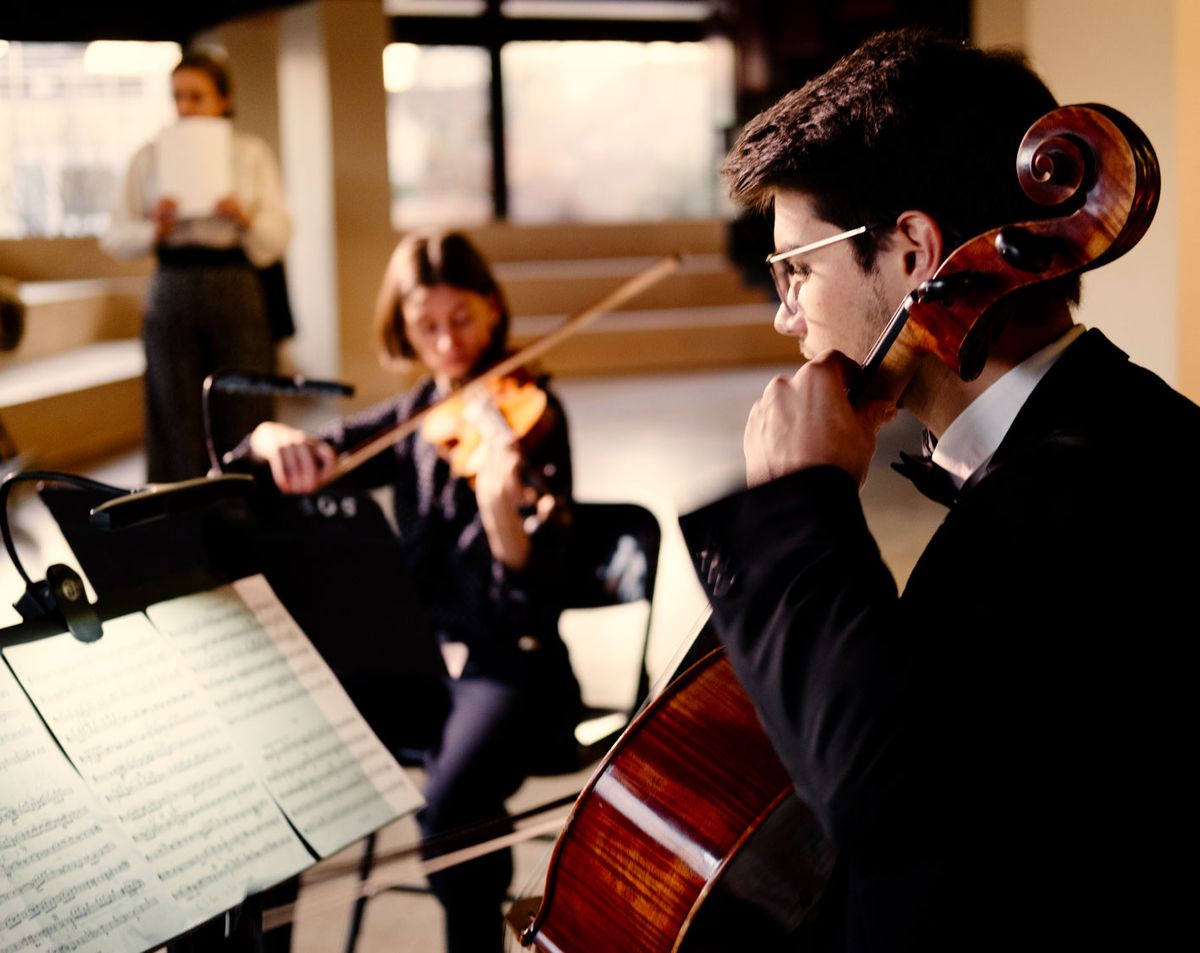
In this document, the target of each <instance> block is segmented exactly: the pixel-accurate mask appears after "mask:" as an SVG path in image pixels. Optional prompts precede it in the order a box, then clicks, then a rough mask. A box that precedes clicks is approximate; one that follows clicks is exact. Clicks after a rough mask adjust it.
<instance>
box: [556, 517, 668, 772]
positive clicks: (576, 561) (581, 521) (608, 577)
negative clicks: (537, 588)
mask: <svg viewBox="0 0 1200 953" xmlns="http://www.w3.org/2000/svg"><path fill="white" fill-rule="evenodd" d="M571 512H572V525H571V535H570V548H569V550H568V554H567V572H566V574H565V578H566V582H565V584H564V585H565V587H566V590H565V592H564V593H563V608H564V609H566V610H571V609H599V608H604V607H608V606H618V605H625V604H628V603H635V602H639V601H642V600H644V601H645V602H646V603H647V611H646V614H645V617H644V618H645V624H644V628H643V629H642V630H641V631H640V632H636V633H634V636H635V637H636V640H637V643H636V644H637V648H636V650H635V651H636V653H637V657H636V659H635V660H631V661H634V662H635V663H636V664H635V666H634V677H635V679H636V684H635V685H634V686H632V692H631V693H630V695H629V696H627V697H629V698H631V703H630V704H628V706H627V707H626V705H625V704H624V703H623V704H621V705H620V706H619V707H617V706H610V707H604V708H585V711H584V713H583V719H582V720H581V722H580V723H579V724H578V725H577V727H576V741H577V742H578V759H577V762H576V764H575V767H576V768H578V767H583V766H586V765H588V764H591V763H592V762H594V761H595V760H597V759H598V758H599V757H601V756H602V755H603V754H604V753H605V752H606V751H607V750H608V748H609V747H610V746H611V745H612V742H613V741H615V740H616V738H617V736H618V735H619V734H620V733H621V732H622V731H623V730H624V728H625V726H626V725H627V724H628V723H629V720H630V718H632V716H633V714H634V713H635V712H636V711H637V710H638V709H639V708H640V707H641V704H642V702H643V701H645V699H646V696H647V695H648V694H649V692H650V676H649V673H648V671H647V668H646V654H647V649H648V647H649V640H650V623H651V614H652V610H653V600H654V586H655V580H656V577H657V574H658V556H659V547H660V544H661V541H662V530H661V528H660V526H659V523H658V518H657V517H656V516H655V515H654V513H652V512H651V511H650V510H649V509H647V508H646V507H644V506H642V505H640V504H637V503H590V502H578V501H576V503H575V504H574V506H573V508H572V511H571ZM564 622H565V620H564ZM564 628H565V625H564ZM608 635H610V633H609V632H608V631H604V636H605V637H607V636H608ZM589 638H590V636H589ZM612 644H613V645H617V646H619V647H620V648H619V651H626V650H627V646H628V645H629V641H628V638H626V639H625V640H624V641H619V640H618V639H617V638H616V637H615V636H614V638H613V640H612ZM604 667H605V668H606V669H607V667H608V666H607V664H606V665H605V666H604ZM620 669H621V671H622V672H624V671H627V670H628V669H627V668H626V667H625V665H624V664H623V663H622V665H621V666H620ZM576 674H577V675H580V676H581V681H582V682H584V683H586V681H587V672H586V671H584V672H580V671H578V670H577V672H576ZM621 677H624V676H623V675H622V676H621ZM538 773H542V772H538ZM549 773H553V772H549Z"/></svg>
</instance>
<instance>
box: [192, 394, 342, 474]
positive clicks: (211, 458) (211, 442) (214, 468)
mask: <svg viewBox="0 0 1200 953" xmlns="http://www.w3.org/2000/svg"><path fill="white" fill-rule="evenodd" d="M213 391H217V392H218V393H223V394H249V395H254V396H258V397H298V396H304V397H315V396H328V395H333V396H337V397H350V396H352V395H353V394H354V387H353V386H352V385H350V384H343V383H342V382H341V381H325V380H309V379H308V378H307V377H305V376H304V375H303V374H297V375H295V376H294V377H283V376H280V375H278V374H261V373H258V372H257V371H236V370H225V371H214V372H213V373H212V374H209V375H208V377H206V378H204V386H203V388H202V390H201V391H200V408H201V412H202V414H203V417H204V446H205V448H206V449H207V450H208V462H209V466H210V470H209V472H210V473H220V472H221V471H222V470H223V469H224V466H223V464H224V462H225V461H224V460H222V458H221V457H220V455H218V453H217V448H216V440H215V438H214V436H213V427H212V411H211V408H210V404H211V402H212V392H213Z"/></svg>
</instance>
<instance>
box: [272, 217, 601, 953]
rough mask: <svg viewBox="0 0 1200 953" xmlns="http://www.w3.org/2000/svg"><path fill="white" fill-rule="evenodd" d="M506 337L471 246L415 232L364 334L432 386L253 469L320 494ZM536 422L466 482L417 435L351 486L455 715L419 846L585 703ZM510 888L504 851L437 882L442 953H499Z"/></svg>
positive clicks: (301, 441) (502, 787) (495, 437)
mask: <svg viewBox="0 0 1200 953" xmlns="http://www.w3.org/2000/svg"><path fill="white" fill-rule="evenodd" d="M508 326H509V316H508V310H507V307H506V305H505V302H504V296H503V294H502V292H501V289H500V288H499V286H498V285H497V283H496V281H495V279H494V278H493V276H492V273H491V271H490V269H489V268H488V266H487V263H486V262H485V261H484V259H483V257H482V256H481V255H480V253H479V252H478V251H477V250H476V249H475V247H474V246H473V245H472V244H471V243H470V242H469V241H468V240H467V239H466V238H465V237H464V236H462V235H461V234H457V233H434V234H410V235H409V236H407V237H406V238H405V239H404V240H403V241H402V242H401V243H400V245H399V246H398V247H397V248H396V250H395V252H394V254H393V255H392V258H391V261H390V263H389V265H388V268H387V271H386V273H385V276H384V279H383V283H382V286H381V289H380V293H379V298H378V303H377V307H376V315H375V329H376V333H377V337H378V340H379V342H380V345H381V350H382V352H383V355H384V358H385V360H386V361H388V362H393V363H394V362H397V361H398V362H401V363H404V362H408V361H411V360H413V359H416V360H418V361H420V362H421V364H423V365H424V367H425V369H426V370H427V371H428V376H427V377H425V378H424V379H422V380H421V381H420V382H418V383H417V384H416V386H415V387H413V388H412V389H411V390H410V391H408V392H407V393H405V394H401V395H399V396H397V397H395V398H392V399H390V400H388V401H385V402H383V403H382V404H380V405H378V406H376V407H374V408H372V409H370V410H367V411H365V412H364V413H362V414H359V415H357V416H354V417H351V418H349V419H346V420H344V421H341V422H339V423H338V424H336V425H335V426H333V427H331V428H329V429H328V430H325V431H323V432H322V433H320V434H317V435H310V434H307V433H305V432H303V431H300V430H297V429H295V428H293V427H289V426H287V425H285V424H282V423H278V422H269V423H264V424H261V425H260V426H259V427H258V428H256V429H255V430H254V432H253V433H252V434H251V436H250V439H249V451H250V454H251V456H253V457H254V458H257V459H258V460H260V461H263V462H266V463H267V464H269V465H270V469H271V474H272V476H273V477H274V480H275V483H276V485H277V486H278V487H279V488H280V489H281V490H283V491H284V492H288V493H305V492H309V491H311V490H313V489H315V488H316V487H318V486H319V485H321V483H322V479H323V477H324V476H326V475H327V474H328V472H329V470H330V468H331V467H332V466H333V464H334V460H335V458H336V456H337V454H338V453H339V452H340V451H342V450H344V449H347V448H354V447H356V446H359V445H360V444H362V443H364V442H366V441H367V440H368V439H370V438H371V437H373V436H375V435H376V434H378V433H380V432H381V431H384V430H386V429H388V428H391V427H394V426H396V425H397V424H399V423H401V422H403V421H406V420H409V419H410V418H412V417H413V415H415V414H417V413H419V412H421V411H422V410H425V409H426V408H430V407H433V406H434V405H435V404H438V405H439V406H444V404H439V402H443V401H445V400H446V399H447V398H450V397H452V396H453V395H455V394H456V393H457V392H458V391H459V389H460V388H461V387H462V385H464V384H465V383H467V382H468V381H470V380H471V379H472V378H473V377H475V376H476V375H478V374H480V373H481V372H482V371H484V370H485V369H487V368H488V367H490V366H491V365H493V364H495V363H496V362H497V361H499V360H500V359H501V358H502V357H504V355H505V349H506V344H507V338H508ZM545 414H546V415H548V416H547V419H546V420H545V421H543V422H542V424H541V425H539V428H538V429H539V432H540V433H541V435H542V436H541V439H540V440H539V441H538V442H537V444H536V445H535V446H533V447H532V448H528V449H523V448H522V445H521V442H520V441H519V440H518V437H517V435H514V434H512V433H508V434H506V433H505V432H504V431H503V430H502V429H501V430H498V431H497V430H490V431H488V432H487V435H486V437H485V440H484V447H483V452H482V454H479V455H477V456H478V457H479V458H480V459H481V462H480V463H479V465H478V467H477V472H473V473H471V474H463V473H459V472H456V471H455V470H454V469H452V467H451V465H450V463H449V462H448V461H447V460H446V459H445V457H444V455H442V454H439V452H438V448H437V447H436V446H435V445H434V444H432V443H430V442H428V441H427V440H425V439H423V438H422V437H421V436H420V435H419V434H415V433H414V434H412V435H410V436H409V437H407V438H406V439H404V440H402V441H401V442H399V443H397V444H395V445H394V446H393V447H392V448H390V449H389V450H388V451H386V452H384V453H381V454H379V455H377V456H375V457H373V458H372V459H370V460H369V461H367V462H366V463H364V464H362V465H361V466H360V467H358V469H356V470H355V471H354V472H353V473H352V475H351V476H350V477H348V479H349V480H352V481H353V482H354V483H355V484H357V485H360V486H382V485H390V486H391V487H392V490H393V496H394V511H395V517H396V525H397V527H398V529H399V538H400V544H401V547H402V549H403V552H404V561H405V563H406V565H407V567H408V569H409V571H410V573H411V574H412V577H413V581H414V582H415V584H416V587H417V591H418V592H419V593H420V595H421V598H422V604H423V607H424V609H425V612H426V615H427V617H428V620H429V622H430V624H431V626H432V628H433V630H434V631H435V633H436V634H437V637H438V639H439V641H440V644H441V646H442V650H443V656H444V658H445V660H446V665H447V671H448V674H449V678H448V679H447V684H448V689H449V693H450V698H451V707H450V712H449V715H448V717H447V718H446V721H445V723H444V725H443V726H442V730H441V734H440V740H439V741H438V743H437V745H436V746H435V747H434V748H433V749H432V750H431V751H429V752H428V753H427V756H426V760H425V767H426V769H427V778H426V785H425V791H424V794H425V798H426V801H427V805H426V807H425V808H424V809H423V810H422V812H421V813H420V815H419V821H420V825H421V831H422V835H423V836H425V837H430V836H434V835H438V834H441V833H445V832H447V831H450V830H454V829H456V828H459V827H463V826H465V825H468V824H471V823H474V822H478V821H482V820H489V819H492V818H496V817H502V816H503V814H504V801H505V799H506V798H507V797H508V796H509V795H511V794H512V793H513V792H514V791H515V790H516V788H517V787H518V785H519V784H520V783H521V781H522V780H523V779H524V777H525V775H526V773H527V772H528V770H529V768H530V764H529V754H528V752H530V751H531V750H536V751H537V752H538V756H537V757H538V759H539V760H542V759H549V760H553V758H554V756H555V753H556V750H557V751H564V752H565V751H566V750H567V749H568V748H570V746H572V745H573V738H572V735H571V730H572V729H573V727H574V725H575V723H576V720H577V715H578V706H579V693H578V685H577V684H576V682H575V679H574V676H573V675H572V673H571V669H570V664H569V661H568V658H567V654H566V650H565V647H564V646H563V644H562V642H561V641H560V639H559V636H558V631H557V619H558V613H559V606H558V604H557V602H556V598H555V589H556V582H557V581H558V580H557V576H556V567H558V566H561V565H562V559H561V558H560V557H561V554H562V549H563V546H564V544H565V533H566V527H567V524H568V522H569V512H568V511H569V505H570V495H571V456H570V449H569V444H568V437H567V426H566V420H565V417H564V415H563V411H562V407H561V406H560V404H559V403H558V401H557V400H555V399H554V398H553V396H552V395H549V396H548V399H547V400H546V410H545ZM531 473H532V474H534V475H535V476H536V478H537V479H536V480H535V481H534V483H535V485H536V487H537V488H536V489H533V488H531V486H530V480H529V476H530V474H531ZM551 502H552V503H553V506H552V507H549V506H548V505H547V504H549V503H551ZM459 846H461V845H459ZM511 875H512V859H511V855H510V854H509V853H508V852H507V851H500V852H496V853H493V854H490V855H487V856H485V857H482V858H480V859H477V860H473V861H470V862H468V863H465V864H460V865H458V866H456V867H451V868H449V869H446V870H444V871H441V872H440V873H436V874H434V875H432V876H431V878H430V880H431V885H432V887H433V889H434V892H435V893H436V894H437V896H438V898H439V900H440V901H441V902H442V905H443V907H444V911H445V917H446V938H447V948H448V949H449V950H450V951H452V953H463V951H480V950H486V949H489V948H491V949H499V948H500V947H501V942H502V938H503V929H502V925H501V903H502V901H503V899H504V897H505V895H506V892H507V890H508V887H509V880H510V879H511Z"/></svg>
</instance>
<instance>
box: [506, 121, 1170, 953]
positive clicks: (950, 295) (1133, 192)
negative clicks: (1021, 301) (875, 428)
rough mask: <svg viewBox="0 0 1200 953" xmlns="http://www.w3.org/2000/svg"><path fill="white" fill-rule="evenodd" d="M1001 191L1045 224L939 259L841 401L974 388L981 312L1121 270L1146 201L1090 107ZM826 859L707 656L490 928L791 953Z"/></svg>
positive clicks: (604, 945) (1116, 126)
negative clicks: (1042, 289)
mask: <svg viewBox="0 0 1200 953" xmlns="http://www.w3.org/2000/svg"><path fill="white" fill-rule="evenodd" d="M1017 177H1018V180H1019V182H1020V184H1021V186H1022V188H1023V189H1024V191H1025V192H1026V194H1027V195H1029V197H1030V198H1031V199H1033V200H1034V201H1035V202H1036V203H1038V204H1040V205H1042V206H1045V207H1046V208H1047V211H1048V213H1057V214H1048V216H1047V217H1046V218H1040V219H1037V220H1034V221H1028V222H1021V223H1016V224H1010V225H1005V226H1003V227H1000V228H996V229H992V230H991V231H988V232H985V233H984V234H982V235H979V236H976V237H975V238H972V239H971V240H969V241H967V242H966V243H964V244H963V245H961V246H960V247H958V248H957V249H955V250H954V251H953V252H952V253H951V254H950V255H949V256H948V257H947V258H946V259H945V261H944V262H943V263H942V265H941V266H940V267H939V269H938V271H937V272H936V273H935V275H934V277H933V278H931V279H930V280H929V281H927V282H925V283H924V284H922V285H921V286H920V287H918V288H916V289H914V290H913V291H912V292H911V293H910V294H908V295H907V296H906V297H905V300H904V301H903V302H902V303H901V305H900V307H899V308H898V309H897V311H896V312H895V314H894V315H893V317H892V319H891V320H890V322H889V323H888V325H887V327H886V329H885V330H884V332H883V334H882V335H881V336H880V338H879V340H878V341H877V342H876V344H875V345H874V347H873V348H872V349H871V351H870V353H869V355H868V357H867V359H866V361H865V362H864V364H863V366H862V368H861V370H860V371H859V373H858V374H857V375H856V376H855V378H854V379H853V380H852V381H851V383H850V386H849V388H848V393H849V396H850V398H851V400H852V401H859V400H862V399H865V398H873V397H879V398H883V397H886V398H890V399H893V400H894V399H895V398H896V397H898V396H899V395H900V393H901V392H902V391H903V388H904V386H905V384H906V382H907V380H908V375H909V374H910V373H911V370H910V369H911V367H912V366H913V362H914V361H916V360H917V359H919V358H920V357H922V356H923V355H926V354H932V355H935V356H936V357H937V358H938V359H939V360H941V361H943V362H944V363H945V364H946V365H947V366H949V367H950V368H952V369H953V370H955V371H956V372H957V373H958V374H959V375H960V376H961V377H962V378H963V379H964V380H970V379H972V378H974V377H975V376H977V375H978V374H979V373H980V372H981V370H982V368H983V364H984V361H985V360H986V355H987V345H988V341H989V340H990V336H991V333H992V331H993V327H994V322H995V320H996V311H995V310H994V309H992V305H994V304H995V303H996V302H997V301H999V300H1000V299H1001V298H1003V297H1004V296H1005V295H1008V294H1011V293H1012V292H1013V291H1016V290H1018V289H1021V288H1024V287H1027V286H1029V285H1031V284H1034V283H1037V282H1044V281H1049V280H1051V279H1053V278H1057V277H1059V276H1061V275H1066V274H1070V273H1073V272H1079V271H1084V270H1087V269H1090V268H1095V267H1098V266H1100V265H1102V264H1106V263H1108V262H1110V261H1113V260H1114V259H1116V258H1118V257H1120V256H1121V255H1123V254H1124V253H1125V252H1126V251H1128V250H1129V249H1130V248H1132V247H1133V246H1134V245H1135V244H1136V243H1137V242H1138V241H1139V240H1140V238H1141V237H1142V235H1143V234H1145V231H1146V229H1147V228H1148V227H1149V224H1150V221H1151V219H1152V218H1153V216H1154V212H1155V209H1156V208H1157V204H1158V196H1159V172H1158V163H1157V159H1156V157H1155V155H1154V150H1153V148H1152V147H1151V145H1150V142H1149V140H1147V139H1146V137H1145V135H1144V134H1143V133H1142V132H1141V130H1140V129H1138V127H1137V126H1136V125H1135V124H1134V123H1133V122H1132V121H1130V120H1129V119H1128V118H1127V117H1126V116H1124V115H1122V114H1121V113H1119V112H1117V111H1116V110H1113V109H1111V108H1109V107H1106V106H1100V105H1092V104H1089V105H1077V106H1066V107H1062V108H1059V109H1055V110H1053V111H1051V112H1050V113H1048V114H1046V115H1045V116H1043V117H1042V118H1041V119H1039V120H1038V121H1037V122H1035V123H1034V124H1033V125H1032V126H1031V127H1030V129H1029V130H1028V131H1027V133H1026V135H1025V137H1024V139H1023V140H1022V143H1021V146H1020V149H1019V151H1018V154H1017ZM834 861H835V852H834V849H833V846H832V845H831V843H830V842H829V841H828V839H827V838H826V836H825V834H824V832H823V831H822V829H821V827H820V825H819V823H817V822H816V820H815V819H814V818H813V816H812V814H811V812H810V811H809V810H808V808H807V807H806V806H805V805H804V804H803V803H802V802H801V801H800V799H799V797H798V795H797V794H796V790H795V787H794V785H793V784H792V782H791V779H790V778H789V776H788V775H787V772H786V771H785V769H784V768H783V765H782V764H781V763H780V761H779V759H778V757H777V756H776V754H775V752H774V750H773V749H772V747H771V745H770V743H769V742H768V740H767V739H766V737H765V735H764V734H763V732H762V728H761V726H760V724H759V723H758V721H757V719H756V716H755V713H754V708H753V704H752V703H751V701H750V699H749V698H748V697H747V696H746V694H745V692H744V690H743V689H742V688H741V686H740V685H739V683H738V681H737V677H736V675H735V674H734V673H733V670H732V667H731V666H730V664H729V662H728V660H727V659H726V658H725V655H724V651H723V650H722V649H719V648H718V649H716V650H715V651H712V652H710V653H709V654H707V655H705V656H704V657H703V658H701V659H700V660H699V661H697V662H696V663H695V664H694V665H692V666H691V667H690V668H689V669H688V670H687V671H686V672H684V673H683V674H681V675H679V676H678V677H677V678H676V679H675V680H674V681H673V682H671V683H670V684H669V685H668V686H667V688H666V689H665V690H664V691H663V692H662V693H661V694H660V695H659V696H658V697H657V698H656V699H655V700H654V701H653V702H652V703H651V704H650V705H649V706H647V707H646V708H645V709H643V711H642V712H641V713H640V714H639V715H638V717H637V718H636V719H635V720H634V721H633V722H632V723H631V724H630V725H629V727H628V728H627V729H626V730H625V732H624V734H623V735H622V736H621V737H620V738H619V739H618V741H617V742H616V744H615V745H614V746H613V747H612V749H610V751H609V753H608V755H607V756H606V757H605V759H604V760H603V761H602V762H601V763H600V765H599V767H598V768H597V770H596V772H595V773H594V774H593V776H592V778H591V780H590V781H589V782H588V784H587V785H586V787H585V788H584V790H583V792H582V793H581V794H580V796H579V799H578V800H577V801H576V803H575V806H574V808H573V809H572V811H571V815H570V817H569V818H568V820H567V823H566V825H565V826H564V828H563V830H562V832H561V834H560V835H559V838H558V842H557V843H556V845H555V848H554V853H553V855H552V857H551V860H550V865H549V869H548V872H547V875H546V881H545V889H544V892H543V896H541V897H528V898H524V899H522V900H519V901H518V902H517V903H515V904H514V905H513V906H512V907H511V908H510V910H509V912H508V914H507V915H506V919H507V922H508V924H509V926H510V928H511V929H512V931H513V933H514V934H515V936H516V937H517V939H518V941H519V942H520V943H521V945H522V946H526V947H532V948H535V949H538V950H543V951H546V953H551V951H553V953H584V951H586V953H621V951H625V950H632V949H636V950H639V951H644V953H707V951H712V953H716V951H723V950H730V949H738V948H746V949H754V950H766V951H772V950H784V949H787V950H797V949H805V948H806V946H808V947H811V945H812V944H811V943H807V944H806V939H807V938H808V937H809V936H811V934H812V932H813V931H814V930H815V929H818V928H819V927H818V926H817V921H818V920H819V912H820V910H821V907H822V899H823V896H824V893H825V890H826V887H827V885H828V882H829V876H830V873H831V871H832V869H833V864H834Z"/></svg>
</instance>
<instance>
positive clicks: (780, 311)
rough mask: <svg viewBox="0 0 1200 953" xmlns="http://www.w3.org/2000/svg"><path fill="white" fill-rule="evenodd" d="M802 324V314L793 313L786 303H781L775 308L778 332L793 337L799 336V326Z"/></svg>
mask: <svg viewBox="0 0 1200 953" xmlns="http://www.w3.org/2000/svg"><path fill="white" fill-rule="evenodd" d="M802 324H803V322H802V321H801V319H800V315H798V314H792V312H790V311H789V310H788V306H787V305H786V304H780V305H779V307H778V308H776V309H775V333H776V334H783V335H786V336H787V337H791V338H794V337H798V336H799V328H800V326H801V325H802Z"/></svg>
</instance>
